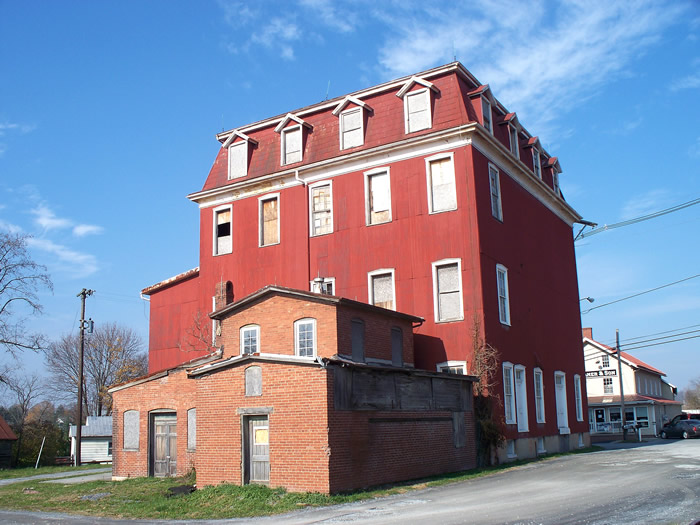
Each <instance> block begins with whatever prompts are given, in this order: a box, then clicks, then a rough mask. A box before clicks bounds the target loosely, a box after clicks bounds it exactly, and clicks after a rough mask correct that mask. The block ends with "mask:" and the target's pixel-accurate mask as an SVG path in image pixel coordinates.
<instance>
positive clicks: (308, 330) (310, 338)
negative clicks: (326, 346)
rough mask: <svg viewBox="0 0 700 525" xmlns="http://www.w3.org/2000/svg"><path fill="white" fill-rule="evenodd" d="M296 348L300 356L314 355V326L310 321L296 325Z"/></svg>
mask: <svg viewBox="0 0 700 525" xmlns="http://www.w3.org/2000/svg"><path fill="white" fill-rule="evenodd" d="M297 348H298V350H299V355H300V356H313V355H314V324H313V322H311V321H306V322H301V323H299V324H298V325H297Z"/></svg>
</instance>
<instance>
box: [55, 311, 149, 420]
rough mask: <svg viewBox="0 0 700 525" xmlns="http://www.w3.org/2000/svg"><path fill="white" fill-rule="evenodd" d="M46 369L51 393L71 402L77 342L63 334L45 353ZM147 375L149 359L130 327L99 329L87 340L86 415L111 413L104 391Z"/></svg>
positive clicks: (111, 325) (74, 391) (110, 325)
mask: <svg viewBox="0 0 700 525" xmlns="http://www.w3.org/2000/svg"><path fill="white" fill-rule="evenodd" d="M45 356H46V366H47V368H48V369H49V373H50V374H51V376H52V378H53V382H52V384H51V390H52V392H54V393H55V394H56V395H57V396H58V397H59V398H61V399H65V400H67V401H72V400H73V399H75V397H76V396H77V395H78V375H79V371H78V367H79V359H80V341H79V338H78V336H77V335H66V336H63V337H62V338H61V339H59V340H58V341H55V342H53V343H51V344H50V345H49V347H48V349H47V350H46V351H45ZM147 372H148V357H147V355H146V353H144V352H143V343H142V341H141V338H140V337H139V336H138V335H137V334H136V333H135V332H134V331H133V330H131V329H130V328H126V327H124V326H120V325H118V324H116V323H108V324H105V325H104V326H98V327H97V328H96V329H95V333H94V334H92V335H90V336H89V337H88V338H87V339H86V343H85V357H84V373H83V381H84V388H83V392H84V394H83V403H84V406H85V415H96V416H100V415H109V414H111V413H112V396H110V395H109V393H108V392H107V389H108V388H109V387H110V386H111V385H115V384H118V383H123V382H124V381H128V380H130V379H133V378H135V377H139V376H142V375H145V374H146V373H147Z"/></svg>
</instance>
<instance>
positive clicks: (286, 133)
mask: <svg viewBox="0 0 700 525" xmlns="http://www.w3.org/2000/svg"><path fill="white" fill-rule="evenodd" d="M282 151H283V153H282V164H292V163H294V162H301V126H297V127H293V128H289V129H285V130H283V131H282Z"/></svg>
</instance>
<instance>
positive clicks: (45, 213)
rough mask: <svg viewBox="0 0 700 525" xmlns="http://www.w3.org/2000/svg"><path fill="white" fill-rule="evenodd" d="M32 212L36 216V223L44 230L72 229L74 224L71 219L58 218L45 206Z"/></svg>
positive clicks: (40, 206)
mask: <svg viewBox="0 0 700 525" xmlns="http://www.w3.org/2000/svg"><path fill="white" fill-rule="evenodd" d="M31 212H32V214H34V215H35V216H36V218H35V219H34V222H35V223H36V224H38V225H39V226H40V227H42V228H43V229H44V230H57V229H63V228H70V227H71V226H72V225H73V222H72V221H71V220H70V219H63V218H61V217H56V215H55V214H54V212H52V211H51V210H50V209H49V208H48V207H47V206H45V205H43V204H41V205H39V206H38V207H36V208H34V209H33V210H31Z"/></svg>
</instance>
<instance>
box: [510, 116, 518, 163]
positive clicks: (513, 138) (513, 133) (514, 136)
mask: <svg viewBox="0 0 700 525" xmlns="http://www.w3.org/2000/svg"><path fill="white" fill-rule="evenodd" d="M508 137H510V152H511V153H512V154H513V155H514V156H515V158H516V159H519V158H520V146H519V144H518V128H517V127H515V125H514V124H509V125H508Z"/></svg>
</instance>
